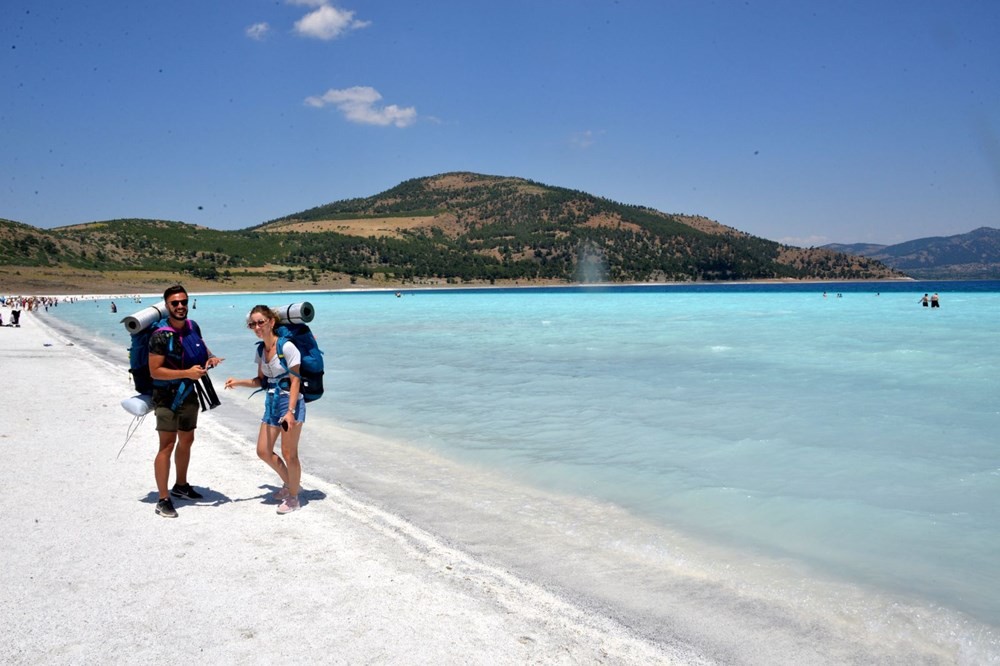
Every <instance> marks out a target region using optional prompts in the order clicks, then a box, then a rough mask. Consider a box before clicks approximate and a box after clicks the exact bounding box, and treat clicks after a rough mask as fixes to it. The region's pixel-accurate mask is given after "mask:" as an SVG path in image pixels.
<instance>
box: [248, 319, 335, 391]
mask: <svg viewBox="0 0 1000 666" xmlns="http://www.w3.org/2000/svg"><path fill="white" fill-rule="evenodd" d="M274 334H275V335H277V336H278V343H277V345H276V349H277V350H278V359H279V360H280V361H281V367H282V368H284V370H285V372H289V373H290V372H291V370H289V369H288V363H287V362H286V361H285V355H284V354H283V353H282V352H281V348H282V347H283V346H284V344H285V342H291V343H292V344H293V345H295V348H296V349H298V350H299V354H300V355H301V356H302V360H301V362H300V364H299V375H298V376H299V393H301V394H302V397H303V398H305V401H306V402H312V401H313V400H319V399H320V398H322V397H323V351H322V350H321V349H320V348H319V343H317V342H316V336H315V335H313V332H312V331H311V330H310V329H309V326H308V324H290V323H288V324H279V325H277V326H275V327H274ZM257 353H258V354H260V355H261V357H263V355H264V343H263V342H258V343H257Z"/></svg>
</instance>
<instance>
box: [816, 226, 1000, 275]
mask: <svg viewBox="0 0 1000 666" xmlns="http://www.w3.org/2000/svg"><path fill="white" fill-rule="evenodd" d="M823 248H824V249H827V250H831V251H834V252H845V253H847V254H853V255H858V256H863V257H868V258H870V259H876V260H878V261H880V262H882V263H883V264H885V265H886V266H890V267H892V268H895V269H898V270H900V271H902V272H904V273H906V274H907V275H910V276H912V277H916V278H923V279H958V278H961V279H967V280H975V279H994V280H996V279H1000V229H992V228H990V227H980V228H979V229H976V230H974V231H970V232H969V233H967V234H957V235H955V236H934V237H931V238H918V239H917V240H911V241H906V242H905V243H899V244H897V245H869V244H864V243H856V244H854V245H836V244H832V245H824V246H823Z"/></svg>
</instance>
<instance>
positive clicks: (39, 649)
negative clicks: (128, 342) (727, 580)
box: [0, 313, 703, 664]
mask: <svg viewBox="0 0 1000 666" xmlns="http://www.w3.org/2000/svg"><path fill="white" fill-rule="evenodd" d="M38 317H39V315H35V314H32V313H25V314H24V315H23V316H22V318H21V323H22V325H21V328H9V327H4V328H0V358H2V359H3V361H2V367H3V376H4V381H3V383H2V384H0V386H2V388H0V396H2V403H3V404H4V406H5V410H4V411H5V418H4V419H3V425H2V426H0V445H2V446H3V450H4V453H5V454H6V455H5V459H6V465H7V468H6V469H5V470H4V478H5V481H4V483H3V484H2V487H0V519H2V521H3V526H4V529H3V530H2V533H0V534H2V536H0V540H2V553H3V558H4V563H3V567H2V573H0V589H2V590H3V592H2V594H0V617H2V619H3V622H2V623H0V646H2V647H0V650H2V655H3V657H2V659H3V661H4V662H5V663H13V664H29V663H45V664H50V663H56V664H58V663H74V664H77V663H98V662H100V663H152V662H161V663H163V662H170V661H182V662H184V661H189V660H192V659H194V660H197V662H200V663H250V664H256V663H261V664H264V663H274V662H293V663H294V662H301V661H310V662H317V663H337V664H526V663H544V664H578V663H580V664H593V663H605V664H650V663H701V662H702V661H703V660H702V659H700V658H699V657H698V656H697V655H695V654H688V653H685V652H684V651H683V649H682V648H677V649H674V648H670V649H671V651H670V652H667V651H666V648H664V647H663V646H657V645H653V644H651V643H649V642H646V641H643V640H641V639H638V638H636V637H635V636H634V635H632V634H631V633H630V632H629V631H628V630H627V629H626V628H624V627H622V626H621V625H620V624H618V623H616V622H614V621H613V620H611V619H608V618H605V617H601V616H598V615H594V614H591V613H588V612H586V611H585V610H583V609H580V608H578V607H575V606H574V605H572V604H569V603H567V602H565V601H563V600H561V599H560V598H558V597H556V596H554V595H552V594H550V593H548V592H547V591H545V590H543V589H541V588H539V587H537V586H535V585H532V584H529V583H526V582H523V581H521V580H518V579H517V578H515V577H514V576H512V575H510V574H509V573H508V572H505V571H503V570H499V569H497V568H495V567H491V566H487V565H485V564H483V563H481V562H479V561H476V560H475V559H473V558H471V557H469V556H468V555H466V554H463V553H462V552H460V551H458V550H455V549H452V548H449V547H447V546H446V545H444V544H442V543H440V542H438V541H437V540H435V539H434V538H432V537H431V535H429V534H427V533H425V532H424V531H422V530H420V529H419V528H417V527H415V526H413V525H411V524H408V523H406V522H405V521H403V520H401V519H399V518H397V517H395V516H393V515H391V514H388V513H386V512H384V511H381V510H379V509H377V508H375V507H372V506H369V505H366V504H365V503H363V502H360V501H359V500H357V499H356V498H354V497H352V496H351V494H350V493H348V492H347V491H345V490H344V489H343V488H341V487H340V486H337V485H336V484H330V483H324V482H322V481H320V480H318V479H316V478H314V477H310V476H308V475H306V476H305V477H304V478H303V486H304V488H305V491H306V492H305V497H306V499H307V503H306V506H305V507H304V508H303V510H301V511H299V512H297V513H294V514H291V515H288V516H278V515H277V514H276V513H275V510H274V509H275V506H274V505H273V504H268V503H265V501H264V500H265V498H266V497H267V495H268V494H269V493H270V492H271V491H272V490H273V489H274V486H273V485H269V484H273V482H274V479H273V478H272V477H273V474H271V473H270V472H269V471H268V470H267V469H266V468H265V467H264V465H263V464H262V463H261V462H260V461H259V460H258V459H257V458H256V456H255V454H254V451H253V445H252V442H250V441H248V440H247V439H246V438H245V437H241V436H237V435H235V434H234V433H232V432H231V431H228V430H227V429H225V428H224V427H222V426H220V425H219V424H218V423H217V422H215V421H214V420H213V418H212V417H211V415H210V414H203V415H202V418H201V422H200V427H199V429H198V431H197V439H196V443H195V448H194V453H193V455H192V464H191V471H190V474H189V479H190V481H191V482H192V484H193V485H195V486H196V487H198V488H200V489H201V490H202V491H203V492H204V493H205V495H206V499H205V500H203V501H202V502H201V503H199V504H193V503H190V502H184V501H177V500H175V503H176V506H177V508H178V512H179V514H180V517H179V518H177V519H165V518H161V517H159V516H157V515H155V513H154V511H153V507H154V504H155V499H156V494H155V486H154V483H153V469H152V461H153V455H154V452H155V448H154V447H155V444H154V442H155V434H154V430H153V426H152V423H151V420H152V417H151V416H150V417H149V420H147V422H146V423H145V424H143V427H142V428H140V430H139V432H138V434H137V435H136V436H135V438H134V439H133V440H132V441H131V442H130V443H129V444H128V446H127V447H126V449H125V451H124V452H123V453H122V455H121V457H120V458H119V459H117V460H116V458H115V456H116V454H118V451H119V449H120V448H121V446H122V442H123V441H124V437H125V431H126V427H127V425H128V422H129V420H130V419H131V416H129V415H128V414H126V413H125V412H124V411H123V410H122V408H121V407H120V406H119V401H120V400H121V399H122V398H123V397H127V395H128V394H129V388H128V386H129V385H128V377H127V374H125V369H124V368H123V367H116V366H113V365H111V364H109V363H107V362H106V361H104V360H102V359H99V358H98V357H96V356H95V355H93V354H92V353H90V352H88V351H87V350H85V349H83V348H82V347H81V346H78V345H75V344H72V341H71V340H69V339H67V338H65V337H63V336H62V335H61V334H58V333H56V332H53V331H51V330H50V329H48V328H47V327H45V326H44V325H43V324H41V323H40V322H39V320H38ZM172 482H173V476H171V483H172Z"/></svg>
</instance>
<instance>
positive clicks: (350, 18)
mask: <svg viewBox="0 0 1000 666" xmlns="http://www.w3.org/2000/svg"><path fill="white" fill-rule="evenodd" d="M290 1H291V2H292V4H298V5H306V6H309V7H316V9H314V10H313V11H311V12H309V13H308V14H306V15H305V16H303V17H302V18H300V19H299V20H298V21H296V22H295V32H297V33H299V34H300V35H303V36H304V37H314V38H316V39H324V40H330V39H336V38H337V37H340V36H341V35H343V34H344V33H346V32H348V31H349V30H358V29H360V28H367V27H368V26H369V25H371V21H358V20H355V18H354V12H353V11H350V10H347V9H337V8H336V7H333V6H331V5H330V4H328V3H327V2H326V1H321V0H290Z"/></svg>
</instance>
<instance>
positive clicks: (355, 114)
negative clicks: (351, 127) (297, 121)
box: [306, 86, 417, 127]
mask: <svg viewBox="0 0 1000 666" xmlns="http://www.w3.org/2000/svg"><path fill="white" fill-rule="evenodd" d="M381 99H382V95H380V94H379V92H378V91H377V90H375V89H374V88H372V87H370V86H354V87H353V88H344V89H343V90H336V89H334V88H330V89H329V90H327V91H326V92H325V93H323V94H322V95H321V96H319V97H316V96H313V97H307V98H306V104H308V105H309V106H312V107H316V108H322V107H324V106H327V105H330V104H332V105H333V106H335V107H337V109H339V110H340V112H341V113H343V114H344V117H345V118H347V119H348V120H350V121H351V122H354V123H361V124H363V125H381V126H385V125H395V126H396V127H407V126H408V125H412V124H413V123H414V122H416V120H417V110H416V109H415V108H413V107H412V106H408V107H406V108H400V107H398V106H396V105H395V104H390V105H389V106H383V107H377V106H375V103H376V102H378V101H379V100H381Z"/></svg>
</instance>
